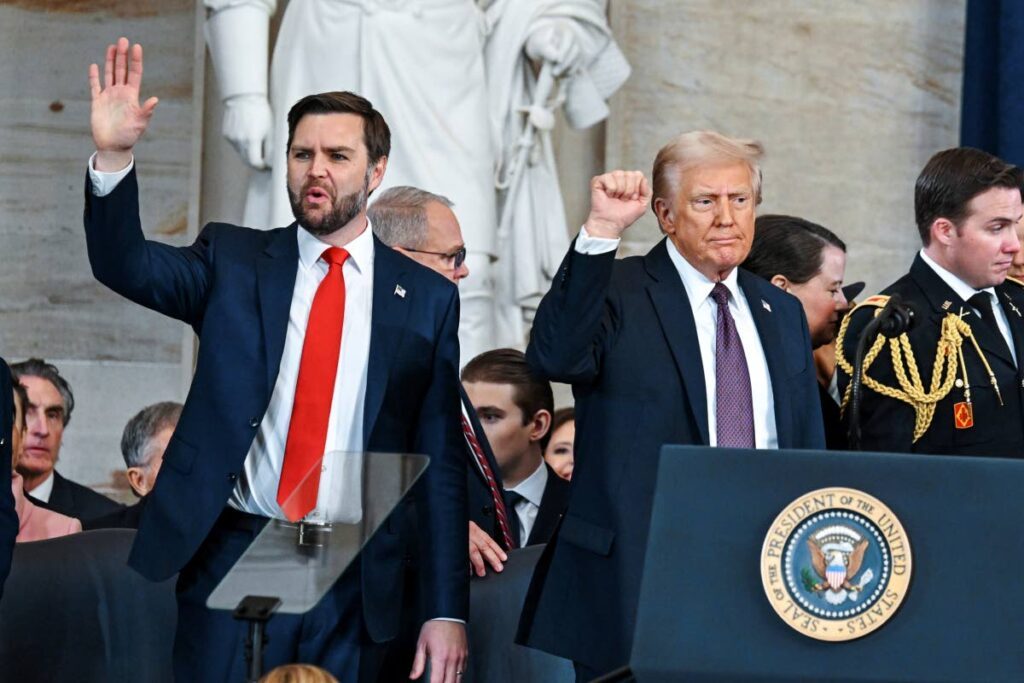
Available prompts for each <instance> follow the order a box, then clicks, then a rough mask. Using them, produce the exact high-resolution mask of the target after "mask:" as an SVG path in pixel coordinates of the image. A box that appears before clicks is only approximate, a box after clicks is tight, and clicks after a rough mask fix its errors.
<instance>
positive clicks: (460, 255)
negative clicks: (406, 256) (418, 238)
mask: <svg viewBox="0 0 1024 683" xmlns="http://www.w3.org/2000/svg"><path fill="white" fill-rule="evenodd" d="M402 249H405V250H406V251H412V252H415V253H417V254H430V255H432V256H440V257H441V258H443V259H445V260H446V261H452V262H453V263H452V265H453V267H454V268H456V269H458V268H461V267H462V264H463V263H465V262H466V248H465V247H462V248H460V249H459V250H458V251H453V252H452V253H450V254H446V253H444V252H443V251H424V250H423V249H412V248H411V247H402Z"/></svg>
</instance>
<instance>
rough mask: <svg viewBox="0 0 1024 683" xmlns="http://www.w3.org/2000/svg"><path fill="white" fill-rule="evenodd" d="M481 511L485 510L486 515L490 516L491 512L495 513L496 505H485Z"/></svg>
mask: <svg viewBox="0 0 1024 683" xmlns="http://www.w3.org/2000/svg"><path fill="white" fill-rule="evenodd" d="M480 511H481V512H483V513H484V514H485V515H488V516H490V515H491V514H493V513H494V506H493V505H484V506H483V507H482V508H480Z"/></svg>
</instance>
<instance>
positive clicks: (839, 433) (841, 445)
mask: <svg viewBox="0 0 1024 683" xmlns="http://www.w3.org/2000/svg"><path fill="white" fill-rule="evenodd" d="M818 398H819V399H820V400H821V420H822V424H823V425H824V427H825V448H827V449H829V450H830V451H845V450H846V446H847V443H846V441H847V439H846V426H845V425H844V424H843V422H842V419H841V417H840V412H839V404H838V403H836V402H835V399H833V398H832V396H831V395H830V394H829V393H828V387H826V386H823V385H821V384H819V385H818Z"/></svg>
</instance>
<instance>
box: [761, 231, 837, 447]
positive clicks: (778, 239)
mask: <svg viewBox="0 0 1024 683" xmlns="http://www.w3.org/2000/svg"><path fill="white" fill-rule="evenodd" d="M742 267H743V268H745V269H746V270H749V271H750V272H752V273H754V274H755V275H760V276H761V277H763V278H764V279H765V280H768V281H769V282H771V283H772V284H773V285H775V286H776V287H780V288H781V289H783V290H784V291H786V292H789V293H790V294H792V295H793V296H795V297H796V298H797V299H799V300H800V303H801V304H803V309H804V314H805V315H806V316H807V326H808V328H809V329H810V334H811V346H812V347H813V348H815V349H817V348H819V347H822V346H825V345H827V344H831V343H832V342H833V341H834V340H835V337H836V333H837V332H838V331H839V320H840V318H841V314H842V313H843V312H845V311H846V310H847V308H848V304H847V301H846V297H845V295H844V293H843V277H844V276H845V273H846V244H844V243H843V241H842V240H841V239H839V237H837V236H836V235H835V233H833V232H832V231H831V230H829V229H828V228H825V227H823V226H821V225H818V224H817V223H812V222H810V221H808V220H804V219H803V218H797V217H795V216H781V215H765V216H758V217H757V220H756V222H755V223H754V242H753V244H752V245H751V247H750V254H749V255H747V260H746V261H744V262H743V265H742ZM822 379H823V378H822V377H821V375H820V374H819V376H818V391H819V397H820V399H821V412H822V419H823V421H824V425H825V444H826V447H827V448H829V449H838V450H843V449H845V448H846V438H845V436H844V434H843V429H842V426H841V425H840V422H839V402H838V401H837V397H838V389H837V388H836V380H835V373H834V372H833V373H831V374H830V375H829V378H828V381H827V382H824V383H823V382H822ZM833 394H835V396H833Z"/></svg>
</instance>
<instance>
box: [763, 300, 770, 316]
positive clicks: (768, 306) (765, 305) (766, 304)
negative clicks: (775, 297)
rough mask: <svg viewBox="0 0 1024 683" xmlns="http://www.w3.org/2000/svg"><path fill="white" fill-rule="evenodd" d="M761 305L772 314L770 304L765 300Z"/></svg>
mask: <svg viewBox="0 0 1024 683" xmlns="http://www.w3.org/2000/svg"><path fill="white" fill-rule="evenodd" d="M761 305H762V306H764V310H766V311H768V312H769V313H771V312H772V307H771V305H769V303H768V302H767V301H765V300H764V299H761Z"/></svg>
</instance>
